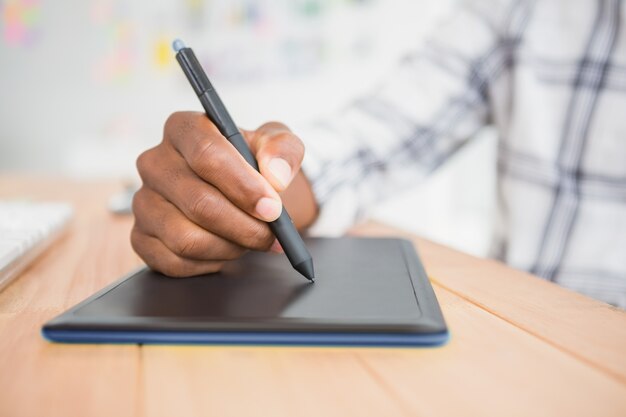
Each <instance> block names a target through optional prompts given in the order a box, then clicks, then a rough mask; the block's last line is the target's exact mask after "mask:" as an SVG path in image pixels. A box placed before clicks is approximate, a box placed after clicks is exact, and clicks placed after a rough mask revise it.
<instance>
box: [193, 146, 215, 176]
mask: <svg viewBox="0 0 626 417" xmlns="http://www.w3.org/2000/svg"><path fill="white" fill-rule="evenodd" d="M215 145H216V142H215V139H214V138H211V137H207V138H206V139H202V140H198V141H197V142H196V144H195V145H194V149H193V155H192V157H191V161H190V163H191V165H192V166H193V167H194V170H195V171H196V172H197V173H198V174H199V175H200V176H207V175H209V174H211V172H213V171H215V168H216V167H215V165H216V164H215V161H216V160H217V158H218V157H219V156H220V154H219V152H217V151H216V146H215Z"/></svg>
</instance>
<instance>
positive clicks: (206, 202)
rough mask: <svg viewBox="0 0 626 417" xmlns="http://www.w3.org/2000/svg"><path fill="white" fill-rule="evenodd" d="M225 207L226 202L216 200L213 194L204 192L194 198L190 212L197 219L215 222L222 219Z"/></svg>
mask: <svg viewBox="0 0 626 417" xmlns="http://www.w3.org/2000/svg"><path fill="white" fill-rule="evenodd" d="M224 207H225V205H224V202H223V201H222V200H221V199H220V198H216V196H215V195H213V194H212V193H207V192H202V193H197V195H196V196H194V197H192V203H191V206H190V207H189V210H190V212H191V215H192V216H194V217H195V218H196V219H202V220H205V221H208V222H213V221H218V220H219V219H220V217H221V213H222V211H223V210H224Z"/></svg>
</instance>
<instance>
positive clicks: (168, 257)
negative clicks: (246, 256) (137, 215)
mask: <svg viewBox="0 0 626 417" xmlns="http://www.w3.org/2000/svg"><path fill="white" fill-rule="evenodd" d="M130 241H131V243H132V245H133V249H135V252H137V253H138V254H139V256H141V258H142V259H143V260H144V261H145V262H146V264H148V266H149V267H150V268H152V269H154V270H155V271H158V272H161V273H163V274H165V275H167V276H170V277H190V276H194V275H202V274H209V273H213V272H217V271H219V270H220V268H221V267H222V265H223V262H217V261H196V260H191V259H185V258H183V257H181V256H179V255H176V254H175V253H173V252H172V251H171V250H169V248H167V246H165V245H164V244H163V243H162V242H161V241H160V240H159V239H157V238H155V237H152V236H149V235H147V234H145V233H143V232H141V231H140V230H139V229H137V228H133V230H132V232H131V235H130Z"/></svg>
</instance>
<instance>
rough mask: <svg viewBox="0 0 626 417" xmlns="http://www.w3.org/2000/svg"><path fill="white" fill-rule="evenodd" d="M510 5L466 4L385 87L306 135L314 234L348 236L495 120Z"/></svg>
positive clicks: (507, 58) (303, 134) (306, 168)
mask: <svg viewBox="0 0 626 417" xmlns="http://www.w3.org/2000/svg"><path fill="white" fill-rule="evenodd" d="M505 9H507V5H506V4H505V3H503V2H501V1H491V0H489V1H488V0H476V1H465V2H463V3H462V4H461V5H460V6H459V7H458V8H457V9H456V11H455V13H454V14H453V15H452V16H450V17H449V18H448V19H447V20H446V21H445V22H442V24H441V25H440V26H439V27H438V29H437V31H436V32H435V33H434V34H433V35H432V36H431V37H430V38H429V39H428V40H427V42H426V43H425V45H424V46H423V47H422V48H420V50H419V51H415V52H413V53H411V54H409V55H408V56H406V57H405V58H404V59H403V60H402V61H401V62H400V63H399V65H398V66H397V68H396V69H395V70H393V72H392V73H391V74H389V75H388V76H387V77H386V78H385V80H384V82H383V83H382V84H381V85H379V86H378V87H377V88H375V89H374V90H373V91H371V92H370V93H369V94H366V95H364V96H363V97H361V98H359V99H357V100H355V101H353V102H352V103H351V104H350V105H349V106H347V107H346V108H344V109H342V110H341V111H340V112H339V113H337V114H335V115H334V116H333V118H332V119H326V120H322V121H320V122H318V123H315V124H314V125H312V126H311V127H310V129H307V130H305V131H301V132H298V133H299V134H300V137H301V138H302V140H303V141H304V143H305V145H306V156H305V160H304V163H303V170H304V172H305V174H306V175H307V177H308V178H309V180H310V182H311V185H312V187H313V192H314V194H315V197H316V200H317V202H318V204H319V205H320V216H319V218H318V220H317V222H316V223H315V224H314V225H313V227H312V228H311V233H312V234H318V235H319V234H323V235H338V234H341V233H343V232H344V231H345V230H346V229H347V228H349V227H350V226H351V225H352V224H354V223H355V222H357V221H359V220H360V219H361V218H363V217H364V216H365V215H366V214H367V210H368V207H371V205H372V204H373V203H376V202H379V201H381V200H383V199H385V198H386V197H387V196H390V195H392V193H394V192H397V191H399V190H401V189H402V188H403V187H407V186H410V185H413V184H415V183H416V182H418V181H420V179H422V178H423V177H425V176H426V175H427V174H428V173H430V172H431V171H433V170H434V169H435V168H437V167H438V166H439V165H441V164H442V163H443V162H444V161H445V160H446V159H448V158H449V157H450V156H451V155H452V154H453V153H454V152H455V151H456V150H457V149H459V148H460V147H461V146H463V144H465V143H466V142H467V141H468V139H469V138H471V137H472V136H473V134H474V133H475V132H476V131H477V130H478V129H479V128H481V127H482V126H484V125H485V124H487V123H488V122H489V118H490V110H489V107H490V91H489V88H490V85H491V83H492V81H493V80H495V79H496V78H497V77H499V76H500V75H501V73H502V72H503V71H506V69H507V65H508V63H509V62H510V56H509V55H510V46H509V43H508V42H505V41H503V40H502V39H505V38H506V37H503V36H501V35H500V29H499V27H501V26H502V24H503V20H504V16H505V15H506V10H505Z"/></svg>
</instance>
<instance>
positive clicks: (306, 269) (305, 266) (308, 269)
mask: <svg viewBox="0 0 626 417" xmlns="http://www.w3.org/2000/svg"><path fill="white" fill-rule="evenodd" d="M294 268H295V270H296V271H298V272H299V273H301V274H302V275H304V276H305V277H306V278H307V279H308V280H309V281H311V282H314V281H315V272H314V270H313V260H312V259H307V260H306V261H303V262H300V263H299V264H297V265H294Z"/></svg>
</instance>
